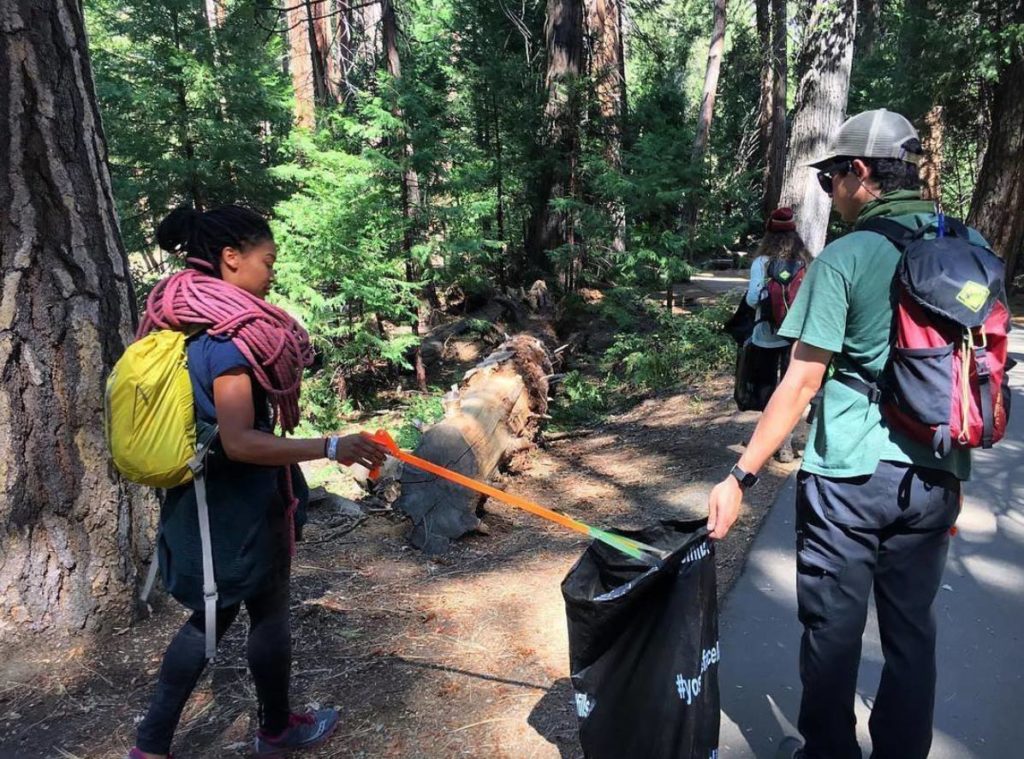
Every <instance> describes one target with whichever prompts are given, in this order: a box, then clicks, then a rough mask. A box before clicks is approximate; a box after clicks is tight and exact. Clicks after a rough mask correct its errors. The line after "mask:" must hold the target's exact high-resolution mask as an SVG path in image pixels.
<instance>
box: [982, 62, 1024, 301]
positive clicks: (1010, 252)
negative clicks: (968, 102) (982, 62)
mask: <svg viewBox="0 0 1024 759" xmlns="http://www.w3.org/2000/svg"><path fill="white" fill-rule="evenodd" d="M1014 59H1015V60H1014V61H1013V62H1012V63H1011V65H1009V66H1007V67H1006V68H1005V69H1004V70H1003V73H1002V76H1001V77H1000V80H999V82H998V84H997V86H996V90H995V99H994V100H993V102H992V132H991V136H990V137H989V140H988V148H987V149H986V150H985V161H984V163H983V164H982V167H981V173H980V174H979V175H978V182H977V184H976V185H975V189H974V198H973V200H972V201H971V214H970V217H969V218H968V221H969V222H970V224H971V225H972V226H974V227H976V228H977V229H978V231H980V232H981V233H982V235H984V236H985V239H987V240H988V242H989V244H990V245H991V246H992V248H993V250H995V251H996V252H997V253H998V254H999V255H1001V256H1002V257H1003V258H1004V259H1005V261H1006V273H1007V279H1008V281H1012V280H1013V277H1014V276H1015V275H1016V273H1017V269H1018V263H1019V260H1020V250H1021V247H1024V97H1021V93H1020V87H1021V82H1022V81H1024V56H1022V54H1021V50H1020V47H1019V46H1018V47H1017V48H1016V50H1015V52H1014Z"/></svg>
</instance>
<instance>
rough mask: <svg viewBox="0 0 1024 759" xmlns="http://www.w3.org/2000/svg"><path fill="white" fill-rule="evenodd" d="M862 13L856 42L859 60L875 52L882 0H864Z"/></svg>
mask: <svg viewBox="0 0 1024 759" xmlns="http://www.w3.org/2000/svg"><path fill="white" fill-rule="evenodd" d="M860 15H861V19H860V21H861V24H860V32H859V33H858V34H857V44H856V48H857V59H858V60H860V59H861V58H870V57H871V56H872V55H874V54H875V48H876V47H877V46H878V30H879V27H880V25H881V21H882V0H863V2H862V3H861V11H860ZM923 20H924V19H922V21H923Z"/></svg>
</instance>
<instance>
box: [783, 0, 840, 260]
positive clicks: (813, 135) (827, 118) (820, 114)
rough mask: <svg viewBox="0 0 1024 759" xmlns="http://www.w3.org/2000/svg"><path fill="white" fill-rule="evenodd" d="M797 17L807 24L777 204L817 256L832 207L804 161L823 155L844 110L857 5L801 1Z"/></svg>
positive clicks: (837, 2)
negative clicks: (802, 16) (794, 221)
mask: <svg viewBox="0 0 1024 759" xmlns="http://www.w3.org/2000/svg"><path fill="white" fill-rule="evenodd" d="M801 13H802V14H805V16H806V18H807V19H808V21H807V26H806V28H805V31H804V39H803V44H802V46H801V50H800V55H799V58H798V61H797V73H798V75H799V77H800V83H799V85H798V87H797V94H796V107H795V109H794V113H793V125H792V129H791V131H790V135H789V150H788V154H787V158H786V176H785V179H784V180H783V183H782V195H781V199H780V203H781V204H782V205H784V206H790V207H791V208H793V210H794V211H795V213H796V219H797V230H798V231H799V232H800V235H801V236H802V237H803V239H804V242H805V243H806V244H807V247H808V249H810V251H811V252H812V253H814V254H815V255H817V254H818V253H819V252H820V251H821V249H822V248H823V247H824V244H825V233H826V230H827V227H828V215H829V210H830V209H831V203H830V202H829V197H828V196H827V195H826V194H825V193H823V192H822V191H821V188H820V187H819V186H818V182H817V179H816V178H815V171H814V170H813V169H811V168H809V167H808V166H807V163H808V162H809V161H812V160H814V159H815V158H817V157H819V156H820V155H821V154H823V153H824V151H825V150H826V149H827V147H828V143H829V140H830V139H831V138H832V136H833V135H834V134H835V132H836V130H837V129H838V128H839V125H840V124H841V123H842V121H843V117H844V114H845V112H846V101H847V96H848V92H849V86H850V68H851V66H852V62H853V40H854V30H855V29H856V28H857V2H856V0H837V1H836V2H834V3H816V2H813V1H812V0H805V2H804V3H803V4H802V6H801Z"/></svg>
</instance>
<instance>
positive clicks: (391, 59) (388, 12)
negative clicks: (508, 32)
mask: <svg viewBox="0 0 1024 759" xmlns="http://www.w3.org/2000/svg"><path fill="white" fill-rule="evenodd" d="M381 35H382V37H383V44H384V57H385V59H386V62H387V71H388V76H390V78H391V86H392V88H393V95H392V97H393V99H394V101H393V106H392V108H393V112H394V116H395V118H396V119H397V120H398V121H399V122H404V121H405V114H404V113H403V112H402V106H401V102H400V101H401V87H402V58H401V55H400V54H399V50H398V18H397V16H396V15H395V6H394V3H392V2H391V0H381ZM398 152H399V161H398V162H399V164H400V165H401V166H402V180H401V181H402V194H401V197H402V215H403V216H405V219H406V227H405V234H404V235H403V238H402V251H403V253H404V254H405V266H406V276H407V278H408V281H409V282H410V283H413V282H418V281H419V279H420V276H421V274H422V272H421V271H420V268H421V267H418V266H417V265H416V262H415V261H414V260H413V252H412V248H413V242H414V239H415V236H416V225H417V223H418V217H419V211H420V179H419V175H418V174H417V173H416V168H415V166H414V165H413V161H414V159H415V155H414V153H413V145H412V140H411V139H410V137H409V135H408V128H407V127H403V129H402V131H401V133H400V134H399V135H398ZM429 308H430V306H429V304H427V303H423V302H422V301H421V303H420V307H419V309H418V314H417V318H416V320H415V321H414V322H413V325H412V331H413V334H414V335H420V334H422V333H423V332H424V330H425V327H426V321H427V320H426V315H427V312H428V310H429ZM414 361H415V370H416V384H417V385H418V386H419V388H420V390H421V391H423V392H426V390H427V371H426V367H425V366H424V365H423V354H422V351H421V350H420V346H419V345H417V346H416V349H415V359H414Z"/></svg>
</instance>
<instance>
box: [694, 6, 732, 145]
mask: <svg viewBox="0 0 1024 759" xmlns="http://www.w3.org/2000/svg"><path fill="white" fill-rule="evenodd" d="M714 2H715V14H714V23H713V25H712V29H711V46H710V47H709V48H708V65H707V69H706V70H705V72H704V92H703V94H701V98H700V114H699V115H698V117H697V134H696V136H695V137H694V138H693V154H692V158H693V162H694V163H695V164H697V165H700V164H702V163H703V162H704V153H705V152H706V151H707V147H708V137H709V136H710V135H711V118H712V116H714V113H715V97H716V96H717V94H718V75H719V73H720V72H721V70H722V52H723V51H724V50H725V11H726V7H725V4H726V0H714Z"/></svg>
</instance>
